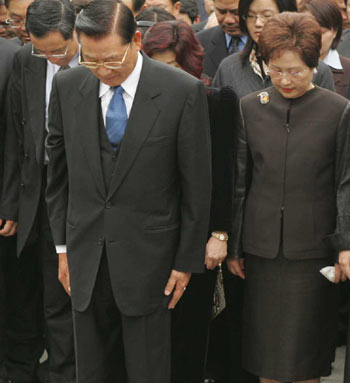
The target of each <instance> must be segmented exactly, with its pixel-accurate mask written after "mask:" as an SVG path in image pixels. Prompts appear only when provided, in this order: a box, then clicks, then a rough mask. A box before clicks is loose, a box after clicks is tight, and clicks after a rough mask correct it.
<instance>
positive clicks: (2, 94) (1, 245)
mask: <svg viewBox="0 0 350 383" xmlns="http://www.w3.org/2000/svg"><path fill="white" fill-rule="evenodd" d="M17 50H18V48H17V47H16V46H15V45H13V44H11V43H10V42H8V41H6V40H5V39H3V38H0V143H1V147H0V180H1V181H2V173H3V166H4V161H3V152H4V139H5V129H6V126H5V122H6V107H5V104H7V97H6V93H7V84H8V80H9V78H10V74H11V69H12V60H13V56H14V54H15V52H16V51H17ZM15 254H16V247H15V240H14V238H8V239H7V238H1V237H0V382H3V380H2V376H1V366H2V364H3V362H4V359H5V353H6V350H5V344H6V313H7V307H6V291H7V289H6V279H7V278H6V276H7V272H6V271H7V270H6V266H7V261H8V257H15Z"/></svg>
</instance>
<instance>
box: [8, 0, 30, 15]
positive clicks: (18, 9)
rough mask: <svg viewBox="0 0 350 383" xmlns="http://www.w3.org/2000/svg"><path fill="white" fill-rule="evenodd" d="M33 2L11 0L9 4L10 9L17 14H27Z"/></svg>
mask: <svg viewBox="0 0 350 383" xmlns="http://www.w3.org/2000/svg"><path fill="white" fill-rule="evenodd" d="M32 2H33V0H11V1H10V5H9V11H10V12H11V13H15V14H17V15H20V16H23V15H25V13H26V11H27V8H28V7H29V5H30V4H31V3H32Z"/></svg>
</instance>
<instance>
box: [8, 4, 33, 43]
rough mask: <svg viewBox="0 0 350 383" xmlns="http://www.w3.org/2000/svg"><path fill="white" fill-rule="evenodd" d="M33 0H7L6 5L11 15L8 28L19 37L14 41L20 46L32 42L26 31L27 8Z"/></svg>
mask: <svg viewBox="0 0 350 383" xmlns="http://www.w3.org/2000/svg"><path fill="white" fill-rule="evenodd" d="M32 2H33V0H5V5H6V8H7V10H8V13H9V18H8V20H7V26H8V28H9V29H10V30H12V31H14V32H15V33H16V35H17V37H15V38H14V39H12V41H13V42H14V43H16V44H18V45H24V44H27V43H29V42H30V37H29V35H28V33H27V31H26V26H25V23H26V13H27V8H28V7H29V5H30V4H31V3H32Z"/></svg>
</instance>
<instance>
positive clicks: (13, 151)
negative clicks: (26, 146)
mask: <svg viewBox="0 0 350 383" xmlns="http://www.w3.org/2000/svg"><path fill="white" fill-rule="evenodd" d="M21 96H22V86H21V63H20V58H19V55H18V54H17V55H16V56H15V59H14V66H13V71H12V76H11V79H10V83H9V91H8V97H7V100H8V104H7V107H6V111H7V113H6V121H7V123H6V132H5V150H4V173H3V185H2V190H1V212H0V214H1V218H2V219H6V220H12V221H17V219H18V203H19V187H20V183H21V182H20V164H21V162H22V161H23V124H24V120H23V113H22V102H21V100H22V98H21Z"/></svg>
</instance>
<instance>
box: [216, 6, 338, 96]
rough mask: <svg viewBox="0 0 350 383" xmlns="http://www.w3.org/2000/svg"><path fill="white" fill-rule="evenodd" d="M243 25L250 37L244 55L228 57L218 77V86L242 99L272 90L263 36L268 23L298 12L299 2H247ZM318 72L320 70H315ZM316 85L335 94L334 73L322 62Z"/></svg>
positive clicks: (242, 11) (241, 14) (243, 8)
mask: <svg viewBox="0 0 350 383" xmlns="http://www.w3.org/2000/svg"><path fill="white" fill-rule="evenodd" d="M238 12H239V25H240V29H241V31H242V32H243V33H245V34H246V35H247V37H248V40H247V43H246V46H245V47H244V49H243V51H242V52H240V53H235V54H233V55H231V56H228V57H226V58H225V59H224V60H223V61H222V62H221V64H220V66H219V68H218V71H217V73H216V75H215V79H214V83H213V84H214V86H218V87H222V86H231V87H232V89H233V90H234V91H235V92H236V94H237V96H238V97H239V98H241V97H243V96H245V95H247V94H248V93H251V92H254V91H256V90H259V89H264V88H266V87H268V86H271V79H270V77H269V76H268V74H267V73H266V65H265V63H264V61H263V59H262V57H261V54H260V49H259V36H260V34H261V32H262V30H263V28H264V25H265V23H266V21H267V20H268V19H270V18H271V17H273V16H274V15H277V14H279V13H282V12H297V4H296V1H295V0H244V1H240V3H239V9H238ZM315 69H316V68H315ZM316 70H317V73H316V74H315V77H314V83H315V84H316V85H319V86H321V87H322V88H327V89H330V90H334V83H333V77H332V73H331V71H330V70H329V68H328V66H327V65H326V64H324V63H323V62H320V63H319V65H318V67H317V69H316Z"/></svg>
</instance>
